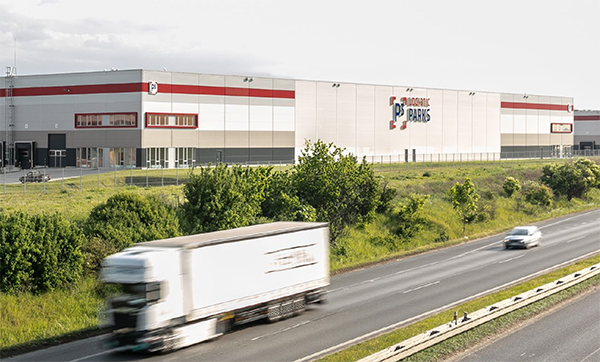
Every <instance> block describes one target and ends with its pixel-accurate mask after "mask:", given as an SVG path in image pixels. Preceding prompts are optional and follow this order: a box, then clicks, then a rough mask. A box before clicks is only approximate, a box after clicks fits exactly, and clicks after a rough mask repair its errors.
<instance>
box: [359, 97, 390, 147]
mask: <svg viewBox="0 0 600 362" xmlns="http://www.w3.org/2000/svg"><path fill="white" fill-rule="evenodd" d="M390 114H391V112H390ZM356 133H357V137H356V154H357V155H358V156H359V157H362V156H366V155H373V154H375V87H374V86H372V85H358V86H357V87H356Z"/></svg>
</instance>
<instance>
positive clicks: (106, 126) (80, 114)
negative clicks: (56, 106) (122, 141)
mask: <svg viewBox="0 0 600 362" xmlns="http://www.w3.org/2000/svg"><path fill="white" fill-rule="evenodd" d="M123 115H126V116H133V124H132V125H127V124H125V125H112V124H110V123H109V124H100V125H92V126H88V125H79V124H77V118H78V117H80V116H96V117H99V119H100V122H102V117H103V116H109V121H108V122H110V118H111V116H123ZM75 128H76V129H88V128H138V114H137V112H104V113H75Z"/></svg>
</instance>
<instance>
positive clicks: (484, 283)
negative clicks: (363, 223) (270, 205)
mask: <svg viewBox="0 0 600 362" xmlns="http://www.w3.org/2000/svg"><path fill="white" fill-rule="evenodd" d="M538 226H540V227H541V230H542V232H543V233H544V237H543V239H542V245H541V246H540V247H536V248H533V249H529V250H515V249H510V250H504V249H503V246H502V245H501V243H500V240H501V239H502V235H496V236H492V237H488V238H484V239H480V240H477V241H473V242H470V243H465V244H462V245H458V246H455V247H451V248H446V249H443V250H438V251H434V252H429V253H425V254H421V255H418V256H415V257H411V258H406V259H402V260H397V261H394V262H389V263H386V264H383V265H378V266H375V267H372V268H368V269H363V270H358V271H354V272H351V273H347V274H343V275H339V276H336V277H333V278H332V280H331V286H330V288H329V293H328V300H329V303H328V304H325V305H320V306H314V307H312V308H310V309H308V310H307V311H306V312H305V313H304V314H302V315H300V316H298V317H294V318H291V319H288V320H284V321H280V322H278V323H274V324H266V323H257V324H254V325H251V326H249V327H246V328H244V329H241V330H237V331H234V332H232V333H230V334H227V335H225V336H222V337H221V338H219V339H217V340H214V341H211V342H206V343H201V344H199V345H196V346H192V347H189V348H186V349H183V350H180V351H176V352H173V353H170V354H165V355H136V354H123V353H113V352H111V351H109V350H106V349H104V347H103V346H102V340H103V337H96V338H91V339H87V340H83V341H78V342H74V343H69V344H64V345H61V346H56V347H52V348H48V349H46V350H42V351H37V352H33V353H29V354H25V355H21V356H16V357H14V358H11V359H9V360H10V361H40V360H44V361H71V362H79V361H129V360H148V361H215V362H218V361H299V360H301V361H305V360H311V359H313V358H315V357H318V356H321V355H323V354H325V353H327V352H329V351H331V350H334V349H338V348H341V347H343V346H345V345H349V344H352V343H354V342H355V341H357V340H360V339H363V338H365V337H366V336H369V335H374V334H378V333H380V332H383V331H386V330H390V329H392V328H393V327H395V326H399V325H404V324H408V323H410V322H412V321H414V320H416V319H418V318H420V317H422V316H424V315H426V314H429V313H431V312H433V311H436V310H439V309H443V308H447V307H448V306H452V305H455V304H458V303H460V302H461V301H464V300H466V299H469V298H471V297H473V296H476V295H480V294H483V293H487V292H489V291H491V290H495V289H499V288H501V287H503V286H505V285H508V284H511V283H514V282H516V281H518V280H520V279H523V278H526V277H528V276H530V275H532V274H535V273H540V272H543V271H545V270H547V269H550V268H554V267H556V266H558V265H561V264H563V263H566V262H569V261H572V260H574V259H578V258H581V257H584V256H589V255H592V254H596V253H599V252H600V209H596V210H593V211H590V212H585V213H582V214H578V215H574V216H568V217H563V218H560V219H555V220H550V221H547V222H544V223H539V224H538ZM458 312H459V314H462V311H458Z"/></svg>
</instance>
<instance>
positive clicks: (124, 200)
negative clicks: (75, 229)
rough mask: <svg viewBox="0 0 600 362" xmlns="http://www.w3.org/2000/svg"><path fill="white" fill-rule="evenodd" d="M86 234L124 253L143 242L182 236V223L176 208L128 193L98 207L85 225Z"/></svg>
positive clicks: (112, 197)
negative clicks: (180, 232) (180, 224)
mask: <svg viewBox="0 0 600 362" xmlns="http://www.w3.org/2000/svg"><path fill="white" fill-rule="evenodd" d="M85 233H86V235H88V236H89V237H90V238H91V237H99V238H101V239H103V240H105V241H107V242H109V243H111V244H112V245H113V246H114V247H115V248H116V249H117V250H121V249H124V248H126V247H129V246H131V245H132V244H135V243H139V242H143V241H151V240H158V239H165V238H170V237H175V236H178V235H179V220H178V219H177V214H176V212H175V210H174V209H173V208H171V207H169V206H167V205H164V204H163V203H161V202H160V201H159V200H158V199H156V198H155V197H142V196H140V195H138V194H135V193H130V192H126V193H120V194H116V195H114V196H111V197H109V198H108V200H106V202H105V203H103V204H100V205H98V206H96V207H94V208H93V209H92V211H91V212H90V215H89V217H88V219H87V221H86V223H85Z"/></svg>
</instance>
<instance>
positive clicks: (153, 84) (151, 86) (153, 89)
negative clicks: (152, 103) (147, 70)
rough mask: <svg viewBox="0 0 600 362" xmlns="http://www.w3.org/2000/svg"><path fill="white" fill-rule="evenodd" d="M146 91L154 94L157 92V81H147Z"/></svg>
mask: <svg viewBox="0 0 600 362" xmlns="http://www.w3.org/2000/svg"><path fill="white" fill-rule="evenodd" d="M148 93H149V94H152V95H155V94H156V93H158V83H156V82H148Z"/></svg>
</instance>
